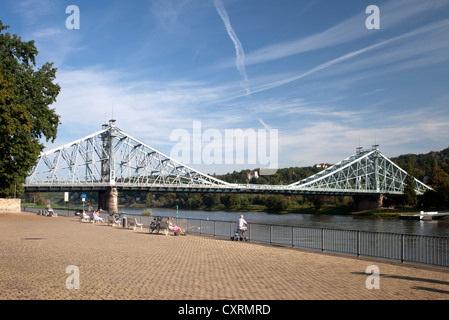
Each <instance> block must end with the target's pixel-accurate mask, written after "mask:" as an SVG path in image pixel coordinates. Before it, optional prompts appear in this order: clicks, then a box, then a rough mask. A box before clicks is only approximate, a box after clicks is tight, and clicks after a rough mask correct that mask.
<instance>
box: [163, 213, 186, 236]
mask: <svg viewBox="0 0 449 320" xmlns="http://www.w3.org/2000/svg"><path fill="white" fill-rule="evenodd" d="M167 220H168V221H167V222H168V229H169V230H173V231H174V232H176V231H178V232H179V234H181V235H183V236H185V235H186V234H185V233H184V232H183V231H182V230H181V228H180V227H178V226H176V225H175V226H173V223H172V222H171V217H168V219H167Z"/></svg>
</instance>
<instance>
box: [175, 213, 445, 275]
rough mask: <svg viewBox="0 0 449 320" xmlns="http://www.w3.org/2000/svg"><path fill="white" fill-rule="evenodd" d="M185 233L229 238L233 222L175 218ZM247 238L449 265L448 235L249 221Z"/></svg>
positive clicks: (316, 248)
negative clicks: (425, 234) (435, 235)
mask: <svg viewBox="0 0 449 320" xmlns="http://www.w3.org/2000/svg"><path fill="white" fill-rule="evenodd" d="M176 223H177V225H178V226H180V227H181V228H182V229H183V230H186V231H187V233H193V234H199V235H207V236H214V237H221V238H230V237H231V236H232V235H234V233H235V231H236V228H237V223H236V222H231V221H218V220H201V219H189V218H182V219H181V218H179V219H177V221H176ZM247 236H248V238H249V240H250V241H251V242H258V243H266V244H272V245H279V246H288V247H293V248H305V249H312V250H318V251H323V252H325V251H326V252H337V253H344V254H350V255H356V256H365V257H375V258H382V259H389V260H396V261H400V262H412V263H419V264H426V265H434V266H441V267H449V237H434V236H423V235H411V234H399V233H386V232H368V231H359V230H341V229H329V228H314V227H301V226H285V225H271V224H262V223H249V224H248V231H247Z"/></svg>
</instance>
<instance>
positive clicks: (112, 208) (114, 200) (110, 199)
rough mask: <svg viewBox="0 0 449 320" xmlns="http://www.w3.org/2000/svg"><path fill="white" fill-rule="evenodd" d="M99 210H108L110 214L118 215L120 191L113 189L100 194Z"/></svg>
mask: <svg viewBox="0 0 449 320" xmlns="http://www.w3.org/2000/svg"><path fill="white" fill-rule="evenodd" d="M98 209H103V210H106V211H107V212H108V213H118V191H117V188H114V187H112V188H111V189H109V190H106V191H100V192H98Z"/></svg>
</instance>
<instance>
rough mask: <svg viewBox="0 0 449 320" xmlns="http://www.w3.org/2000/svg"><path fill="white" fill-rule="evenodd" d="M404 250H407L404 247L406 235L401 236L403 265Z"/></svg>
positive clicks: (402, 260)
mask: <svg viewBox="0 0 449 320" xmlns="http://www.w3.org/2000/svg"><path fill="white" fill-rule="evenodd" d="M404 250H405V246H404V234H401V263H403V262H404Z"/></svg>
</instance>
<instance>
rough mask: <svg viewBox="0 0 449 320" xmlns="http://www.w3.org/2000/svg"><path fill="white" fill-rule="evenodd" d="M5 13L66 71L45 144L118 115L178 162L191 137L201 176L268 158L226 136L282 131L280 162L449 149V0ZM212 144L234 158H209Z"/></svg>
mask: <svg viewBox="0 0 449 320" xmlns="http://www.w3.org/2000/svg"><path fill="white" fill-rule="evenodd" d="M70 5H75V6H77V8H78V9H79V15H76V12H75V11H72V10H68V12H67V13H66V10H67V8H68V7H69V6H70ZM370 5H375V6H376V7H377V8H378V15H376V13H375V11H371V10H368V11H367V8H368V7H369V6H370ZM77 17H79V20H76V19H75V18H77ZM0 20H2V21H3V24H5V25H9V26H10V28H9V29H8V30H7V31H8V32H10V33H14V34H17V35H19V36H21V37H22V40H25V41H29V40H35V44H36V46H37V49H38V51H39V55H38V59H37V63H38V66H37V67H39V66H40V65H42V64H43V63H45V62H47V61H48V62H53V63H54V66H55V67H56V68H57V69H58V72H57V74H56V82H57V83H59V85H60V86H61V92H60V94H59V96H58V98H57V102H56V103H54V104H53V105H51V107H52V108H54V109H55V110H56V113H57V114H58V115H60V117H61V118H60V121H61V124H60V125H59V128H58V136H57V139H56V140H55V141H54V143H47V142H44V144H45V146H46V148H47V150H48V149H52V148H55V147H58V146H60V145H63V144H66V143H68V142H71V141H74V140H77V139H80V138H82V137H84V136H87V135H89V134H91V133H94V132H96V131H99V130H101V126H102V124H103V123H105V122H107V121H108V120H109V119H111V118H114V119H116V125H117V127H119V128H120V129H121V130H123V131H124V132H126V133H128V134H129V135H131V136H133V137H136V138H138V139H139V140H141V141H143V142H145V143H146V144H148V145H150V146H152V147H153V148H156V149H157V150H160V151H161V152H163V153H165V154H167V155H172V156H174V157H176V156H179V157H178V159H180V158H181V157H180V153H179V152H178V153H176V152H175V151H176V150H178V151H179V146H180V144H181V142H182V143H183V144H182V146H185V145H186V143H187V142H188V141H189V140H188V138H189V136H188V135H190V142H191V143H192V144H191V146H192V148H191V149H190V150H188V149H182V151H183V152H184V154H183V157H182V160H184V162H185V164H187V165H190V166H192V167H194V168H196V169H198V170H200V171H202V172H204V173H217V174H222V173H226V172H232V171H234V170H237V171H239V170H242V169H253V168H258V167H264V166H268V164H267V163H266V159H265V160H263V157H262V156H256V159H255V160H254V157H250V156H248V152H249V151H250V150H252V149H250V148H249V146H246V149H245V150H246V152H247V153H246V156H245V157H246V158H245V159H246V160H245V159H243V160H242V161H240V162H239V161H238V160H237V157H238V156H237V152H236V148H237V147H234V149H233V148H232V146H231V148H227V147H225V144H224V143H223V144H222V145H221V146H220V144H216V142H217V141H219V140H220V139H223V141H224V139H225V138H226V133H227V132H228V131H230V130H238V129H241V130H243V131H245V130H254V132H256V133H259V132H265V133H266V134H267V136H268V135H270V137H276V145H275V147H273V148H271V149H270V152H271V151H273V152H277V159H274V158H270V159H271V160H272V162H273V163H274V162H276V163H275V164H276V166H277V167H278V168H286V167H293V166H300V167H301V166H310V165H314V164H316V163H322V162H326V163H336V162H339V161H341V160H343V159H345V158H347V157H349V156H350V155H352V154H354V152H355V150H356V148H357V147H359V146H361V147H364V148H371V147H372V145H374V144H377V145H379V148H380V150H381V152H382V153H383V154H384V155H386V156H387V157H395V156H398V155H401V154H408V153H416V154H419V153H427V152H430V151H438V150H441V149H444V148H447V147H448V145H449V143H448V141H449V139H448V138H449V90H448V89H449V81H448V80H449V0H430V1H422V0H394V1H381V0H370V1H366V0H354V1H353V0H340V1H334V0H307V1H306V0H281V1H279V0H276V1H275V0H146V1H144V0H132V1H124V0H108V1H103V0H99V1H97V0H96V1H75V0H71V1H65V0H34V1H32V0H2V1H1V2H0ZM75 21H79V28H78V27H76V28H72V27H73V26H74V23H75ZM375 23H378V27H379V28H373V27H376V25H375ZM195 126H196V127H195ZM199 127H200V128H199ZM195 128H196V133H197V134H198V133H199V134H200V138H201V139H203V142H202V145H201V150H200V153H199V154H200V161H198V158H196V160H197V161H196V162H195V160H194V158H195V156H194V152H195V147H194V146H193V142H192V141H193V140H194V139H195V137H194V136H195V133H194V131H195ZM198 128H199V129H198ZM179 132H184V133H187V137H185V136H184V137H181V136H177V134H178V133H179ZM210 132H213V133H214V134H215V136H213V139H212V138H211V136H210V135H209V134H208V133H210ZM245 132H247V131H245ZM275 132H276V134H277V135H274V133H275ZM271 134H272V135H271ZM262 138H263V137H262V135H257V140H256V141H257V144H258V145H257V148H258V149H257V150H258V152H259V151H260V150H262V151H267V153H266V155H268V153H269V152H268V150H267V149H263V148H262V146H263V144H261V143H260V142H261V141H262ZM212 142H213V143H214V144H213V146H214V148H215V147H216V148H217V149H214V152H217V151H220V152H222V154H223V159H224V154H229V153H231V154H235V160H234V161H230V162H229V163H226V162H225V161H224V160H223V161H219V160H217V159H218V158H214V159H216V160H215V161H212V162H211V161H210V158H208V159H207V154H204V153H202V152H203V151H204V150H205V148H206V147H207V146H208V145H209V147H210V146H211V143H212ZM265 142H266V141H265ZM219 147H220V148H221V149H220V150H218V148H219ZM259 148H260V150H259ZM186 150H187V151H190V153H189V154H188V156H187V157H186V152H187V151H186ZM208 150H209V149H208ZM262 151H260V152H262ZM201 155H202V156H201ZM214 155H216V153H214ZM258 155H259V153H258ZM271 155H272V154H271V153H270V156H271ZM275 160H276V161H275ZM186 162H187V163H186ZM241 162H243V163H241Z"/></svg>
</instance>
